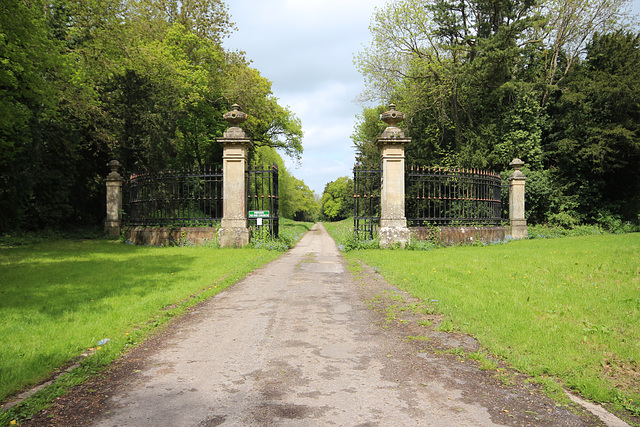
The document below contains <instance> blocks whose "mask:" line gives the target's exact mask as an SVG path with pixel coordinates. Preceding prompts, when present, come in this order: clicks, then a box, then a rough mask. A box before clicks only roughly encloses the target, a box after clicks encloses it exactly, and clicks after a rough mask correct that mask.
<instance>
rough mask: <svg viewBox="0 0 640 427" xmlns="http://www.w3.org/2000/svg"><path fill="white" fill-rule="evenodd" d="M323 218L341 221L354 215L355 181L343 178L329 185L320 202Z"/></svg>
mask: <svg viewBox="0 0 640 427" xmlns="http://www.w3.org/2000/svg"><path fill="white" fill-rule="evenodd" d="M320 204H321V213H322V218H324V219H327V220H329V221H339V220H341V219H345V218H347V217H349V216H351V215H353V180H352V179H351V178H349V177H348V176H343V177H340V178H338V179H336V180H335V181H331V182H329V183H327V185H325V187H324V191H323V193H322V199H321V200H320Z"/></svg>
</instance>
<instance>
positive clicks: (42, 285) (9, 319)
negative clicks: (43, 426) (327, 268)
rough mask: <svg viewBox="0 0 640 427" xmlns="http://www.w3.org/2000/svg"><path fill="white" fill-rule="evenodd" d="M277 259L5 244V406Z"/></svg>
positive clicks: (92, 243)
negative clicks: (85, 356)
mask: <svg viewBox="0 0 640 427" xmlns="http://www.w3.org/2000/svg"><path fill="white" fill-rule="evenodd" d="M280 255H281V252H276V251H268V250H264V249H240V250H234V249H212V248H207V247H145V246H131V245H125V244H122V243H119V242H116V241H108V240H77V241H72V240H59V241H53V242H46V243H39V244H32V245H26V246H19V247H6V246H5V247H0V336H1V337H2V346H0V400H3V399H5V398H6V397H7V396H9V395H11V394H12V393H14V392H16V391H18V390H20V389H22V388H23V387H26V386H29V385H33V384H35V383H37V382H39V381H40V380H42V379H44V378H47V377H48V376H49V375H51V373H52V372H55V370H56V369H58V368H60V367H61V366H64V365H65V364H66V363H68V362H69V361H71V360H72V359H74V358H75V357H77V356H78V355H80V354H81V353H83V352H85V351H86V350H87V349H89V348H93V349H95V351H96V353H95V354H94V356H93V357H91V358H89V359H91V363H92V364H94V365H100V364H105V363H108V362H109V361H110V360H113V358H115V357H117V356H118V355H119V354H120V353H121V352H122V350H123V349H124V348H125V347H126V346H127V345H131V344H133V343H135V342H136V341H138V340H140V339H141V338H142V336H144V335H145V334H146V333H148V331H149V330H150V329H152V328H153V327H155V326H157V325H159V324H162V323H163V322H165V321H166V320H167V319H168V318H170V317H171V316H173V315H175V314H177V313H179V312H180V311H181V310H184V309H185V308H186V307H187V306H189V305H193V304H195V303H196V302H197V301H199V300H202V299H204V298H207V297H210V296H211V295H214V294H216V293H218V292H220V291H221V290H223V289H224V288H226V287H228V286H229V285H230V284H232V283H234V282H236V281H237V280H239V279H240V278H242V277H244V276H245V275H246V274H247V273H249V272H250V271H252V270H254V269H255V268H257V267H260V266H261V265H263V264H265V263H267V262H269V261H272V260H274V259H276V258H277V257H279V256H280ZM104 339H108V340H109V342H108V343H107V344H102V345H100V344H99V342H100V341H101V340H104Z"/></svg>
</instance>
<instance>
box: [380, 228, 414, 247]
mask: <svg viewBox="0 0 640 427" xmlns="http://www.w3.org/2000/svg"><path fill="white" fill-rule="evenodd" d="M378 238H379V239H380V246H382V247H388V246H392V245H395V244H400V247H402V248H404V247H405V246H406V245H407V244H409V242H411V231H410V230H409V229H408V228H406V227H405V228H400V227H380V228H379V229H378Z"/></svg>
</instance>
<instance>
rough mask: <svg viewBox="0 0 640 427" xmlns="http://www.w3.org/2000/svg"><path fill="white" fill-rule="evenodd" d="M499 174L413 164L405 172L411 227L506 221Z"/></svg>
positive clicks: (408, 221)
mask: <svg viewBox="0 0 640 427" xmlns="http://www.w3.org/2000/svg"><path fill="white" fill-rule="evenodd" d="M501 190H502V182H501V178H500V175H499V174H496V173H493V172H489V171H485V170H480V169H462V168H441V167H435V168H427V167H414V166H412V167H410V168H407V170H406V173H405V200H406V201H405V214H406V217H407V225H408V226H410V227H411V226H423V225H439V226H472V225H481V226H487V225H488V226H498V225H500V223H501V221H502V216H503V215H502V195H501Z"/></svg>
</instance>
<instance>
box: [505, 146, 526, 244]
mask: <svg viewBox="0 0 640 427" xmlns="http://www.w3.org/2000/svg"><path fill="white" fill-rule="evenodd" d="M509 166H511V167H512V168H513V169H514V170H513V173H512V174H511V176H509V221H510V223H511V237H513V238H514V239H526V238H527V236H528V232H527V219H526V217H525V211H524V182H525V180H526V177H525V176H524V174H523V173H522V171H521V170H520V169H521V168H522V166H524V162H523V161H522V160H520V159H513V161H512V162H511V163H509Z"/></svg>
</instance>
